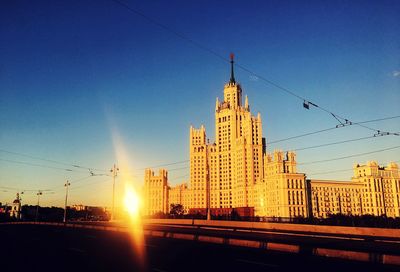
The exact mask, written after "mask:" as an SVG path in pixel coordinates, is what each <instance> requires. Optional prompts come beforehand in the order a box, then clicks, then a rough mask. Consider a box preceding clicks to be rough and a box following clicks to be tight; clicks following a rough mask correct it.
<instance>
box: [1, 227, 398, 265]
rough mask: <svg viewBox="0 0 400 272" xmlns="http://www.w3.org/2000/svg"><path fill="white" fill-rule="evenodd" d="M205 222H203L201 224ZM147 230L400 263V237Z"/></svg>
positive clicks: (154, 233) (163, 234) (244, 229)
mask: <svg viewBox="0 0 400 272" xmlns="http://www.w3.org/2000/svg"><path fill="white" fill-rule="evenodd" d="M201 223H203V224H201ZM9 224H34V225H49V226H59V227H68V228H85V229H95V230H103V231H117V232H126V233H129V232H131V229H130V228H129V226H128V225H123V224H121V223H119V224H118V223H108V222H107V223H99V222H91V223H87V222H85V223H83V222H79V223H78V222H74V223H51V222H11V223H9ZM143 232H144V234H145V235H148V236H157V237H164V238H177V239H186V240H193V241H202V242H210V243H218V244H226V245H232V246H245V247H252V248H260V249H264V250H278V251H286V252H292V253H299V254H306V255H319V256H328V257H337V258H345V259H351V260H359V261H370V262H375V263H383V264H391V265H400V237H392V236H387V237H385V236H376V237H374V236H371V235H361V234H343V233H340V232H339V233H333V232H331V233H322V232H320V233H317V232H307V231H305V230H304V231H297V230H289V231H288V230H286V231H285V230H282V229H281V230H279V229H277V228H274V229H265V228H261V229H260V228H250V227H249V226H237V225H236V224H231V225H229V224H225V225H224V226H216V225H210V224H204V222H196V221H192V222H186V221H183V222H182V221H181V222H176V224H171V222H169V221H164V222H145V224H144V225H143Z"/></svg>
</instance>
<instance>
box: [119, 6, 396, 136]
mask: <svg viewBox="0 0 400 272" xmlns="http://www.w3.org/2000/svg"><path fill="white" fill-rule="evenodd" d="M111 1H113V2H114V3H116V4H118V5H120V6H121V7H123V8H125V9H127V10H128V11H130V12H132V13H134V14H135V15H138V16H140V17H142V18H144V19H145V20H147V21H148V22H150V23H151V24H153V25H156V26H158V27H160V28H162V29H164V30H166V31H168V32H170V33H171V34H173V35H174V36H176V37H178V38H180V39H182V40H185V41H187V42H189V43H191V44H192V45H194V46H196V47H197V48H199V49H201V50H203V51H206V52H208V53H210V54H212V55H214V56H215V57H217V58H218V59H220V60H222V61H224V62H228V63H229V62H230V60H229V59H228V58H226V57H224V56H222V55H220V54H219V53H217V52H216V51H214V50H212V49H211V48H209V47H207V46H204V45H202V44H201V43H199V42H197V41H195V40H193V39H191V38H189V37H188V36H187V35H185V34H183V33H180V32H178V31H176V30H174V29H172V28H170V27H169V26H167V25H165V24H163V23H160V22H159V21H157V20H155V19H153V18H152V17H150V16H148V15H146V14H144V13H143V12H141V11H139V10H137V9H134V8H132V7H131V6H129V5H127V4H125V3H124V2H122V1H119V0H111ZM236 66H237V67H239V68H240V69H242V70H243V71H246V72H247V73H249V74H250V75H252V76H256V77H258V78H259V79H261V81H263V82H265V83H267V84H268V85H272V86H274V87H275V88H277V89H279V90H281V91H284V92H285V93H287V94H289V95H291V96H293V97H295V98H297V99H299V100H301V101H303V107H305V108H307V109H309V105H311V106H314V107H315V108H318V109H320V110H322V111H324V112H326V113H328V114H329V115H331V116H333V117H334V118H335V119H336V120H337V121H338V122H339V125H338V126H345V125H348V124H351V125H358V126H360V127H363V128H365V129H368V130H371V131H374V132H375V133H378V134H380V133H382V132H383V133H389V134H391V135H396V136H400V134H397V133H392V132H386V131H382V130H379V129H375V128H371V127H369V126H366V125H363V124H362V123H357V122H352V121H351V120H349V119H348V118H345V117H343V116H341V115H339V114H336V113H333V112H332V111H330V110H328V109H327V108H325V107H322V106H319V105H317V104H316V103H313V102H311V101H310V100H309V99H307V98H305V97H303V96H300V95H298V94H297V93H295V92H294V91H292V90H290V89H288V88H286V87H283V86H282V85H280V84H278V83H275V82H273V81H272V80H269V79H267V78H265V77H263V76H261V75H259V74H257V73H255V72H253V71H252V70H250V69H249V68H247V67H245V66H244V65H241V64H238V63H236Z"/></svg>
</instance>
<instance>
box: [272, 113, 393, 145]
mask: <svg viewBox="0 0 400 272" xmlns="http://www.w3.org/2000/svg"><path fill="white" fill-rule="evenodd" d="M396 118H400V115H397V116H390V117H385V118H380V119H373V120H367V121H361V122H357V123H358V124H365V123H372V122H379V121H385V120H390V119H396ZM351 125H353V123H352V124H347V125H345V126H335V127H331V128H326V129H321V130H316V131H313V132H308V133H304V134H300V135H296V136H291V137H287V138H283V139H279V140H274V141H270V142H267V145H269V144H275V143H279V142H284V141H288V140H293V139H297V138H301V137H305V136H310V135H314V134H318V133H322V132H326V131H330V130H334V129H338V128H343V127H347V126H351ZM394 134H398V132H395V133H394ZM376 136H385V135H383V134H380V135H376Z"/></svg>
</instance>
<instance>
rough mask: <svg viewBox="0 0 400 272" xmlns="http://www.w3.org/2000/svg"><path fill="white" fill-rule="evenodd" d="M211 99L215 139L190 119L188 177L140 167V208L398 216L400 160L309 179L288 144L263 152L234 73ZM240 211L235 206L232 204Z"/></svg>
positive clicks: (257, 122) (257, 121)
mask: <svg viewBox="0 0 400 272" xmlns="http://www.w3.org/2000/svg"><path fill="white" fill-rule="evenodd" d="M233 68H234V62H233V56H232V55H231V76H230V80H229V82H228V83H226V84H225V86H224V91H223V95H224V96H223V100H221V101H220V100H219V99H218V98H217V100H216V103H215V142H212V143H210V142H209V140H208V139H207V135H206V129H205V127H204V126H203V125H202V126H201V127H200V128H199V129H196V128H194V127H190V136H189V143H190V152H189V156H190V183H189V187H188V186H186V185H178V186H176V187H173V188H169V187H168V178H167V172H166V170H160V175H159V176H154V173H153V172H152V171H151V170H150V169H147V170H146V172H145V198H146V203H147V214H155V213H157V212H162V213H167V212H169V205H170V204H182V205H183V206H184V209H185V212H192V213H198V212H200V213H204V212H205V211H207V208H210V209H209V210H211V213H212V214H215V215H220V214H226V213H231V212H232V211H233V209H236V210H237V211H241V212H242V214H245V215H256V216H267V217H283V218H294V217H308V216H314V217H327V216H329V215H330V214H345V215H363V214H372V215H377V216H379V215H386V216H388V217H398V216H400V178H399V176H400V175H399V167H398V165H397V164H395V163H390V164H389V165H388V166H387V167H380V166H379V165H378V164H377V163H376V162H369V163H367V164H366V165H358V164H357V165H356V166H355V167H354V177H353V178H352V181H346V182H343V181H332V180H308V181H306V175H305V174H303V173H298V172H297V162H296V154H295V153H294V152H282V151H274V152H273V153H272V154H267V153H266V145H265V138H262V122H261V115H260V113H258V114H257V115H256V116H255V115H252V113H251V111H250V105H249V100H248V98H247V96H245V99H244V100H245V101H244V104H243V101H242V100H243V98H242V97H243V94H242V93H243V91H242V87H241V86H240V84H239V83H237V82H236V79H235V76H234V69H233ZM239 214H240V212H239Z"/></svg>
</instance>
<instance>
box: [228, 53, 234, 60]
mask: <svg viewBox="0 0 400 272" xmlns="http://www.w3.org/2000/svg"><path fill="white" fill-rule="evenodd" d="M234 57H235V55H234V54H233V53H231V54H230V55H229V58H230V59H231V61H233V58H234Z"/></svg>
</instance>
